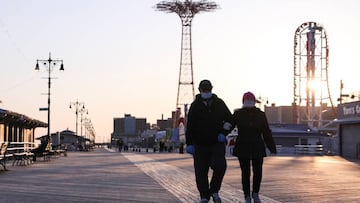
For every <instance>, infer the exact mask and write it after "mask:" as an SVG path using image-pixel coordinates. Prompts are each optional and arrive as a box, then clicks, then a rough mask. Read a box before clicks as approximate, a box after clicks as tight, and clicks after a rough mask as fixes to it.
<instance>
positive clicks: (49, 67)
mask: <svg viewBox="0 0 360 203" xmlns="http://www.w3.org/2000/svg"><path fill="white" fill-rule="evenodd" d="M39 62H40V63H42V64H43V65H44V66H45V67H46V71H47V72H48V77H47V79H48V93H47V95H48V107H47V109H46V108H42V109H43V110H47V112H48V129H47V138H48V139H50V138H51V136H50V95H51V93H50V92H51V91H50V90H51V72H52V70H53V69H54V67H55V66H57V65H58V64H59V63H60V69H59V70H60V71H64V64H63V60H57V59H55V60H54V59H51V53H49V59H46V60H41V59H37V60H36V66H35V70H37V71H39V70H40V66H39Z"/></svg>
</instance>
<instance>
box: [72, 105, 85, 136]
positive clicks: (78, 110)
mask: <svg viewBox="0 0 360 203" xmlns="http://www.w3.org/2000/svg"><path fill="white" fill-rule="evenodd" d="M69 108H70V109H72V108H75V115H76V122H75V124H76V135H77V136H78V120H79V119H78V118H79V113H81V112H82V111H84V110H85V104H84V102H79V101H78V100H76V102H70V106H69Z"/></svg>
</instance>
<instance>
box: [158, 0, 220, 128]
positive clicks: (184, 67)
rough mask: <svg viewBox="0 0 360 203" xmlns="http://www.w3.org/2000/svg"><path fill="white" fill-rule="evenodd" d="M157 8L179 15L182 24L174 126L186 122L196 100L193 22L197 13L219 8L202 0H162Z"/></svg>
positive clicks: (213, 3)
mask: <svg viewBox="0 0 360 203" xmlns="http://www.w3.org/2000/svg"><path fill="white" fill-rule="evenodd" d="M155 7H156V10H158V11H164V12H167V13H176V14H178V15H179V17H180V19H181V24H182V35H181V54H180V71H179V83H178V91H177V99H176V115H175V119H174V127H176V126H177V125H179V122H186V116H187V115H186V114H187V108H188V105H190V104H191V102H192V101H193V100H194V97H195V90H194V75H193V60H192V45H191V22H192V20H193V18H194V16H195V14H197V13H200V12H209V11H213V10H215V9H217V8H218V5H217V4H216V3H215V2H208V1H206V0H201V1H191V0H185V1H178V0H175V1H161V2H160V3H158V4H156V6H155ZM184 119H185V120H184Z"/></svg>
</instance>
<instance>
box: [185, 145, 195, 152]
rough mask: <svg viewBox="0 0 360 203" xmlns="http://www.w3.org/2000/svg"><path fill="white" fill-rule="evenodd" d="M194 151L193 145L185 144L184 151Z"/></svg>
mask: <svg viewBox="0 0 360 203" xmlns="http://www.w3.org/2000/svg"><path fill="white" fill-rule="evenodd" d="M194 152H195V148H194V146H193V145H187V146H186V153H189V154H194Z"/></svg>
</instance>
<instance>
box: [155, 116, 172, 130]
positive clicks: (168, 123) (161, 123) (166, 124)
mask: <svg viewBox="0 0 360 203" xmlns="http://www.w3.org/2000/svg"><path fill="white" fill-rule="evenodd" d="M156 125H157V127H158V130H166V129H168V128H172V127H173V125H174V119H173V118H168V119H166V120H165V119H164V118H163V116H161V119H159V120H156Z"/></svg>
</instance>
